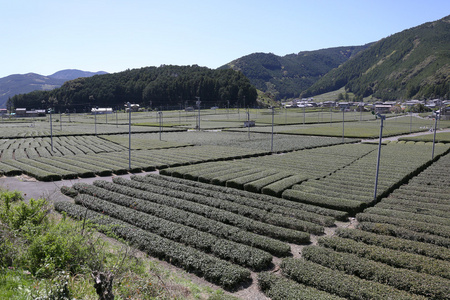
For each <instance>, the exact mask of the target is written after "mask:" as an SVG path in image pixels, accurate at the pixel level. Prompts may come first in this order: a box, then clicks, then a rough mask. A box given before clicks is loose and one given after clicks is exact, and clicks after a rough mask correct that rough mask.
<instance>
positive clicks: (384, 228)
mask: <svg viewBox="0 0 450 300" xmlns="http://www.w3.org/2000/svg"><path fill="white" fill-rule="evenodd" d="M358 228H359V229H361V230H364V231H370V232H374V233H378V234H383V235H390V236H395V237H399V238H402V239H408V240H412V241H419V242H424V243H430V244H435V245H437V246H442V247H450V239H448V238H445V237H442V236H438V235H432V234H428V233H423V232H417V231H413V230H410V229H407V228H403V227H399V226H398V225H392V224H387V223H373V222H367V221H365V222H362V223H360V224H359V225H358Z"/></svg>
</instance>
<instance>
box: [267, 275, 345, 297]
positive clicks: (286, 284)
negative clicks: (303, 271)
mask: <svg viewBox="0 0 450 300" xmlns="http://www.w3.org/2000/svg"><path fill="white" fill-rule="evenodd" d="M258 285H259V288H260V289H261V291H263V293H264V294H266V295H267V296H268V297H270V298H271V299H272V300H285V299H303V300H335V299H336V300H337V299H344V298H341V297H339V296H335V295H332V294H328V293H326V292H323V291H319V290H317V289H315V288H312V287H309V286H306V285H303V284H300V283H297V282H295V281H293V280H290V279H287V278H286V277H283V276H277V275H275V274H272V273H270V272H261V273H259V274H258Z"/></svg>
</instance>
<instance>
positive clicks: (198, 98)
mask: <svg viewBox="0 0 450 300" xmlns="http://www.w3.org/2000/svg"><path fill="white" fill-rule="evenodd" d="M195 98H197V102H196V104H197V106H198V130H200V104H201V103H202V102H201V101H200V97H195Z"/></svg>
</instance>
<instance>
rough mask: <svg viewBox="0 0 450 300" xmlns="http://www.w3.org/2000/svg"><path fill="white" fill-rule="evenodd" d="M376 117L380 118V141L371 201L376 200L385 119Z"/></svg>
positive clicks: (379, 115)
mask: <svg viewBox="0 0 450 300" xmlns="http://www.w3.org/2000/svg"><path fill="white" fill-rule="evenodd" d="M377 116H378V117H380V119H381V124H380V140H379V142H378V156H377V171H376V173H375V190H374V192H373V201H375V200H376V199H377V188H378V174H379V171H380V154H381V141H382V139H383V121H384V120H385V119H386V116H383V115H381V114H380V113H377Z"/></svg>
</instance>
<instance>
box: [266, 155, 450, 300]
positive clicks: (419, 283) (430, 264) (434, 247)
mask: <svg viewBox="0 0 450 300" xmlns="http://www.w3.org/2000/svg"><path fill="white" fill-rule="evenodd" d="M386 148H388V147H385V149H386ZM383 150H384V149H383ZM411 162H412V161H411ZM449 169H450V154H446V155H444V156H442V157H440V158H439V159H438V160H437V161H436V162H434V163H433V164H432V165H430V166H428V167H427V168H426V169H425V170H424V171H422V172H420V173H419V174H418V175H417V176H415V177H413V178H412V179H411V180H409V182H408V183H407V184H404V185H402V186H401V187H400V188H398V189H396V190H395V191H393V192H392V193H391V194H390V195H389V196H388V197H387V198H383V199H381V201H380V202H379V203H378V204H376V205H375V206H374V207H372V208H368V209H366V210H365V211H364V212H362V213H360V214H357V215H356V218H357V220H358V221H359V222H360V223H359V225H358V229H338V230H337V231H336V235H335V236H332V237H322V238H319V241H318V243H319V246H307V247H305V248H304V249H303V250H302V258H300V259H294V258H286V259H284V260H283V262H282V264H281V270H282V276H277V275H273V274H270V273H266V272H263V273H260V274H259V276H258V278H259V281H260V282H259V285H260V287H261V289H262V290H263V291H264V292H265V293H266V294H267V295H269V296H270V297H272V299H286V298H285V296H286V295H295V293H296V291H297V289H298V288H299V284H300V285H302V286H304V285H306V286H307V287H308V288H315V289H319V290H321V291H322V292H327V293H331V294H333V295H337V296H340V297H344V298H347V299H387V298H389V299H449V298H450V250H449V248H450V244H449V242H450V239H449V233H450V226H449V224H450V223H449V222H450V196H449V194H448V190H449V188H450V177H449V176H448V170H449ZM435 213H437V216H436V217H433V216H434V215H435ZM280 287H282V289H281V288H280ZM321 298H323V299H331V298H330V297H329V296H328V295H325V296H323V295H320V297H319V296H317V299H321Z"/></svg>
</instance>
